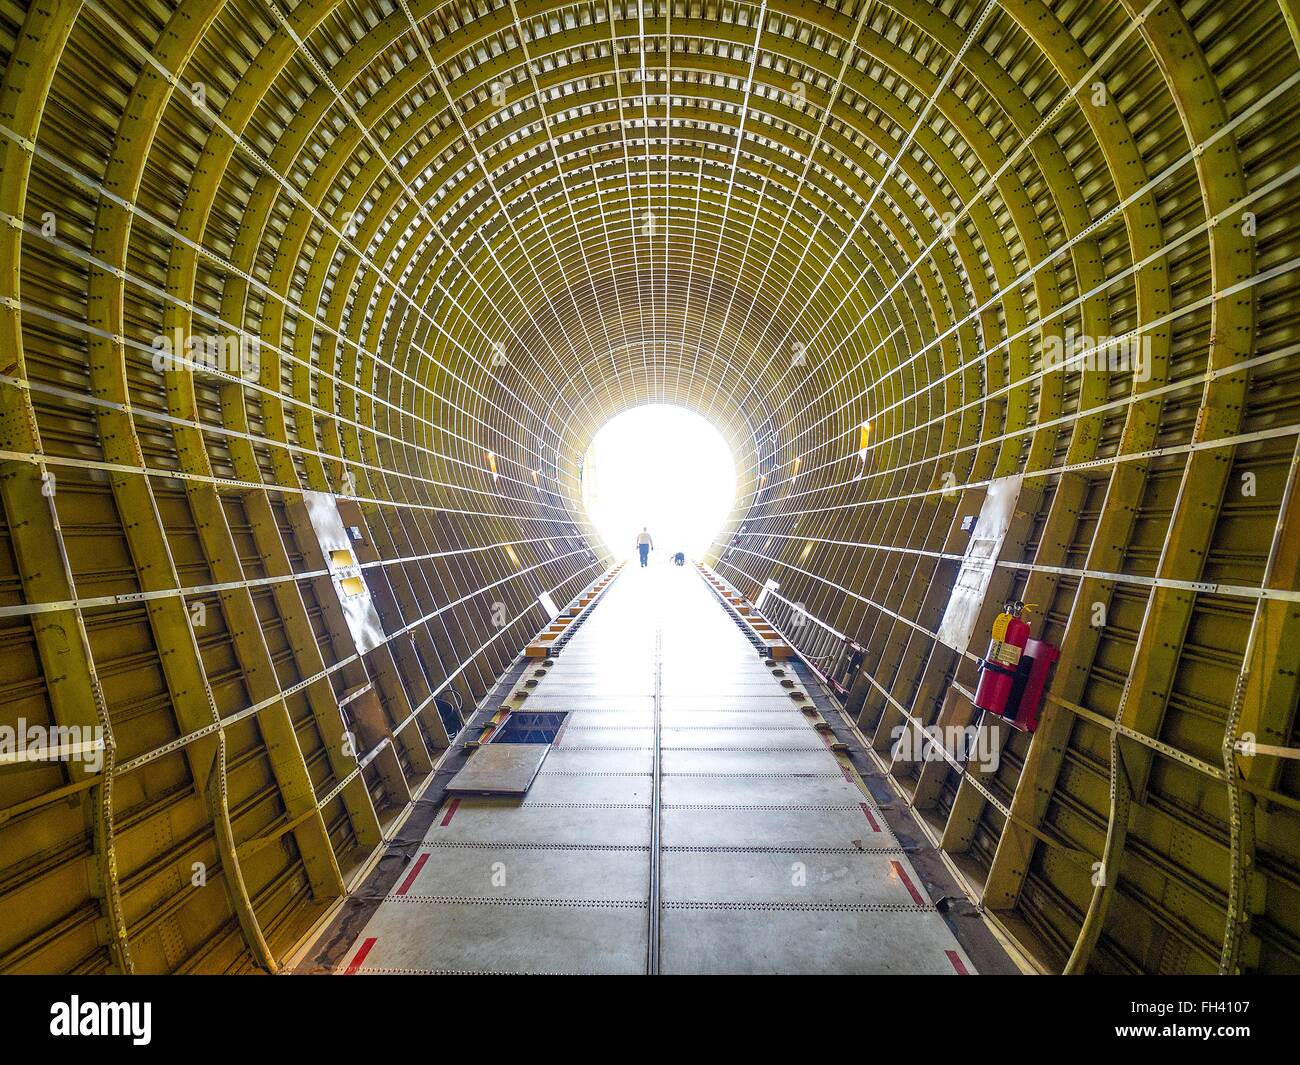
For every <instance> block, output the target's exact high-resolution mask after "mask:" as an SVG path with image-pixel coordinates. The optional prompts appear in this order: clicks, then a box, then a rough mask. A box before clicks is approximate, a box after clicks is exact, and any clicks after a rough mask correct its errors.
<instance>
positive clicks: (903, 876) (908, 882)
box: [889, 861, 930, 906]
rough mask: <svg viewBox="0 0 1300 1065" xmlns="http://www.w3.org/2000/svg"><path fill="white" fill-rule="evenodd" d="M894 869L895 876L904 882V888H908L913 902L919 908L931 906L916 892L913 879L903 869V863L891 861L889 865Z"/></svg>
mask: <svg viewBox="0 0 1300 1065" xmlns="http://www.w3.org/2000/svg"><path fill="white" fill-rule="evenodd" d="M889 864H890V865H892V866H893V867H894V874H895V875H896V876H897V877H898V879H899V880H901V881H902V882H903V887H905V888H907V891H908V894H909V895H911V896H912V901H913V902H915V903H916V904H917V905H918V906H928V905H930V904H929V903H928V902H927V901H926V900H925V896H924V895H922V894H921V893H920V892H919V891H917V890H916V885H915V884H913V883H912V878H911V877H910V876H908V875H907V870H906V869H904V868H903V864H902V862H894V861H891V862H890V863H889Z"/></svg>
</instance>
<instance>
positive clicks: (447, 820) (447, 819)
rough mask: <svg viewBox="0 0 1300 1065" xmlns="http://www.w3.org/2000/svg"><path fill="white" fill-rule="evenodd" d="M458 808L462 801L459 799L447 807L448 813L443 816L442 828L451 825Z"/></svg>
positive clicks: (453, 800)
mask: <svg viewBox="0 0 1300 1065" xmlns="http://www.w3.org/2000/svg"><path fill="white" fill-rule="evenodd" d="M458 806H460V800H459V799H452V800H451V802H450V803H449V804H448V805H447V812H446V813H445V814H444V815H443V818H442V827H443V828H446V827H447V826H448V825H449V824H451V819H452V817H453V816H454V815H455V813H456V808H457V807H458Z"/></svg>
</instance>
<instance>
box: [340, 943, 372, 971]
mask: <svg viewBox="0 0 1300 1065" xmlns="http://www.w3.org/2000/svg"><path fill="white" fill-rule="evenodd" d="M374 945H375V937H374V936H371V937H370V938H369V939H367V940H366V941H365V942H364V943H362V944H361V949H360V950H359V951H357V953H356V957H354V958H353V959H352V961H351V962H349V963H348V967H347V969H346V970H345V971H344V973H343V975H344V976H351V975H352V974H353V973H355V972H356V971H357V970H358V969H360V968H361V963H362V962H363V961H365V960H366V955H367V954H369V953H370V948H371V947H373V946H374Z"/></svg>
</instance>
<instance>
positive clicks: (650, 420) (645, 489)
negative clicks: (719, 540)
mask: <svg viewBox="0 0 1300 1065" xmlns="http://www.w3.org/2000/svg"><path fill="white" fill-rule="evenodd" d="M735 497H736V464H735V462H734V461H733V459H732V457H731V449H730V448H729V447H728V446H727V442H726V440H724V439H723V437H722V434H721V433H719V432H718V430H717V429H715V428H714V427H713V426H712V425H711V424H710V423H709V422H708V421H706V420H705V419H704V418H701V417H700V416H699V415H698V414H696V413H694V412H693V411H689V410H686V409H685V408H683V407H673V406H667V405H665V404H662V403H652V404H647V405H646V406H643V407H633V408H632V409H631V410H626V411H624V412H623V413H622V414H620V415H618V416H617V417H615V418H612V419H611V420H610V421H608V422H606V423H605V424H604V426H603V427H602V428H601V430H600V431H599V432H598V433H597V434H596V436H595V437H594V438H593V440H592V442H591V446H590V447H589V448H588V449H587V455H586V458H585V460H584V463H583V471H582V501H583V503H584V504H585V505H586V507H587V514H588V516H589V517H590V518H591V521H592V523H593V524H594V525H595V526H596V531H597V532H598V533H599V534H600V536H601V538H602V539H603V540H604V541H605V544H606V546H607V547H608V548H609V551H610V553H611V554H612V555H613V556H614V557H615V558H626V557H628V556H629V555H631V554H633V553H635V550H636V537H637V534H638V533H639V532H640V531H641V529H642V528H647V529H649V530H650V535H651V537H652V538H653V539H654V547H655V553H654V555H652V556H651V561H654V560H655V559H656V558H658V559H659V560H666V559H668V558H669V557H671V555H672V554H673V552H675V551H684V552H685V553H686V557H687V558H703V557H704V555H705V554H706V553H707V551H708V548H709V545H710V544H711V543H712V542H713V538H714V536H716V535H717V532H718V529H719V528H721V526H722V523H723V522H724V521H725V520H726V518H727V515H728V514H729V513H731V507H732V504H733V502H734V501H735Z"/></svg>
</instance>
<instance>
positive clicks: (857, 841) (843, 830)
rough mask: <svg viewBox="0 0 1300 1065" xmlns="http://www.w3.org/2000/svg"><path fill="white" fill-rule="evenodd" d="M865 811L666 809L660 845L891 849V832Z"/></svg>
mask: <svg viewBox="0 0 1300 1065" xmlns="http://www.w3.org/2000/svg"><path fill="white" fill-rule="evenodd" d="M868 810H870V807H868ZM868 810H862V809H858V810H841V809H825V808H821V807H810V808H807V809H790V808H788V807H785V808H782V807H775V808H771V809H754V808H739V809H730V810H720V809H713V810H709V809H704V808H700V807H695V808H684V807H677V808H675V809H674V808H671V807H670V808H668V809H665V810H664V811H663V844H664V846H665V847H727V846H731V847H734V846H745V845H751V844H756V843H761V844H762V845H764V846H768V847H779V848H782V849H790V848H796V849H797V848H799V847H892V846H894V845H895V840H894V834H893V833H892V832H890V830H889V826H888V825H887V824H885V821H884V819H883V818H881V817H879V816H878V815H876V814H875V813H874V812H872V813H870V814H869V813H868Z"/></svg>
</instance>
